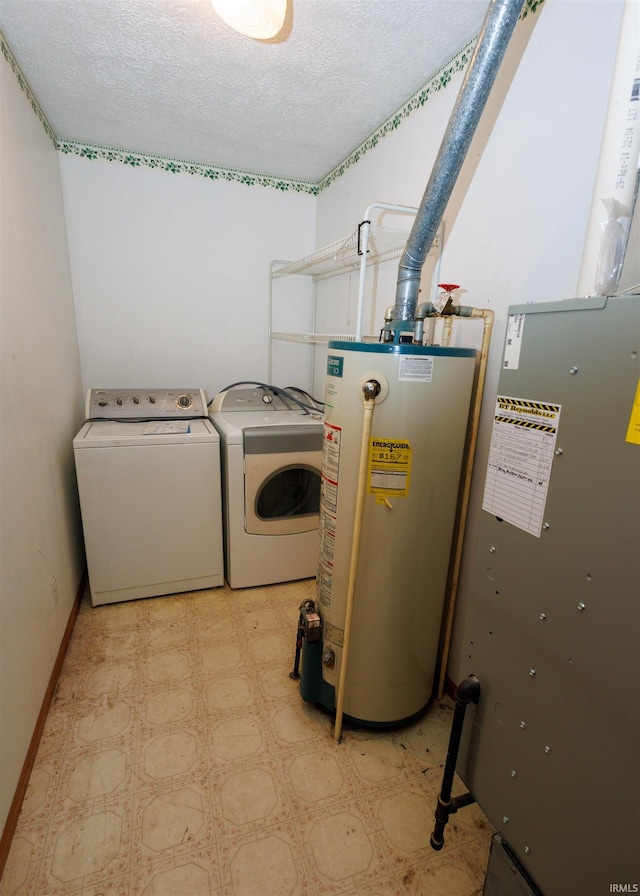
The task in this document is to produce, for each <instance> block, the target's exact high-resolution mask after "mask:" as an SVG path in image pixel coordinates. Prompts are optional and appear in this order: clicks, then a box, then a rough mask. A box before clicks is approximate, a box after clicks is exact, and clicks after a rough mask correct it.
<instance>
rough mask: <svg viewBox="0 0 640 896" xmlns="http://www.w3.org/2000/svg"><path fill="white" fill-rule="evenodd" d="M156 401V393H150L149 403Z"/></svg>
mask: <svg viewBox="0 0 640 896" xmlns="http://www.w3.org/2000/svg"><path fill="white" fill-rule="evenodd" d="M155 403H156V397H155V395H150V396H149V404H155Z"/></svg>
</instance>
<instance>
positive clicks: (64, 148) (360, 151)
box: [0, 0, 544, 196]
mask: <svg viewBox="0 0 640 896" xmlns="http://www.w3.org/2000/svg"><path fill="white" fill-rule="evenodd" d="M543 3H544V0H525V4H524V7H523V9H522V12H521V14H520V18H521V19H524V18H526V16H527V15H528V14H529V13H535V12H537V10H538V9H539V7H540V6H542V4H543ZM477 39H478V38H477V35H476V37H474V38H473V39H472V40H470V41H469V42H468V43H467V44H465V46H464V47H462V49H460V50H458V52H457V53H456V54H455V55H454V56H453V57H452V58H451V59H450V60H449V62H447V63H446V64H445V65H443V66H442V67H441V68H440V69H438V71H437V72H436V73H435V74H434V75H432V77H431V78H429V80H428V81H427V82H426V83H425V84H424V85H423V86H422V87H421V88H420V90H418V91H417V92H416V93H414V95H413V96H412V97H410V98H409V99H408V100H407V102H406V103H405V104H404V105H403V106H401V107H400V108H399V109H398V111H397V112H395V113H394V114H393V115H392V116H390V117H389V118H388V119H387V120H386V121H385V122H384V123H383V124H382V125H381V126H380V127H379V128H377V130H375V131H374V132H373V133H372V134H371V135H370V136H369V137H367V139H366V140H365V141H364V142H363V143H361V144H360V146H358V147H357V148H356V149H355V150H354V151H353V152H352V153H350V154H349V155H348V156H347V157H346V158H345V159H343V161H342V162H340V164H339V165H337V166H336V167H335V168H334V169H333V171H330V172H329V174H327V175H326V176H325V177H323V178H322V179H321V180H320V181H319V182H318V183H317V184H314V183H308V182H306V181H296V180H287V179H285V178H278V177H271V176H269V175H265V174H255V173H252V172H249V171H235V170H233V169H230V168H218V167H216V166H214V165H206V164H200V163H197V162H185V161H180V160H179V159H167V158H163V157H161V156H153V155H145V154H144V153H139V152H129V151H126V150H122V149H112V148H110V147H106V146H93V145H91V144H85V143H78V142H76V141H73V140H62V139H59V138H58V137H56V135H55V133H54V131H53V128H52V127H51V125H50V124H49V122H48V120H47V117H46V115H45V114H44V112H43V111H42V109H41V108H40V106H39V104H38V101H37V100H36V98H35V96H34V95H33V93H32V92H31V88H30V87H29V85H28V83H27V81H26V79H25V77H24V75H23V74H22V72H21V71H20V67H19V66H18V63H17V62H16V60H15V58H14V56H13V53H12V52H11V49H10V47H9V45H8V44H7V42H6V40H5V37H4V35H3V34H2V32H1V31H0V47H1V49H2V55H3V56H4V58H5V59H6V60H7V62H8V63H9V65H10V66H11V69H12V71H13V73H14V75H15V76H16V79H17V81H18V84H19V85H20V88H21V90H22V91H23V93H24V94H25V96H26V97H27V99H28V101H29V103H30V105H31V108H32V109H33V111H34V113H35V114H36V116H37V117H38V119H39V120H40V123H41V124H42V126H43V128H44V130H45V132H46V133H47V135H48V137H49V139H50V140H51V141H52V143H53V144H54V146H55V147H56V149H57V150H58V151H59V152H62V153H66V154H67V155H76V156H80V157H81V158H84V159H103V160H105V161H108V162H120V163H121V164H123V165H131V166H132V167H134V168H139V167H144V168H158V169H160V170H162V171H168V172H170V173H173V174H193V175H196V176H200V177H206V178H209V179H210V180H227V181H232V182H234V183H239V184H246V185H247V186H251V187H253V186H259V187H271V188H273V189H276V190H281V191H282V192H289V191H290V192H295V193H308V194H310V195H312V196H317V195H318V194H319V193H320V192H321V191H322V190H324V189H325V188H326V187H328V186H329V185H330V184H332V183H333V182H334V181H336V180H337V179H338V178H339V177H341V176H342V175H343V174H344V173H345V171H347V170H348V169H349V168H351V167H352V166H353V165H355V164H357V162H359V161H360V159H361V158H362V157H363V156H364V155H365V154H366V153H368V152H369V151H370V150H371V149H374V148H375V147H376V146H377V145H378V143H380V141H381V140H383V139H384V138H385V137H386V136H387V135H388V134H391V133H393V132H394V131H395V130H397V129H398V127H399V126H400V125H401V124H402V122H403V121H404V120H405V119H406V118H408V117H409V115H411V114H412V113H413V112H415V111H417V110H418V109H420V108H422V107H423V106H424V105H425V104H426V103H427V102H428V100H429V99H430V98H431V97H432V96H433V95H434V94H436V93H438V92H439V91H440V90H443V89H444V88H445V87H448V85H449V84H450V83H451V80H452V78H453V77H454V76H455V75H456V74H458V73H459V72H462V71H463V70H464V69H465V67H466V66H467V64H468V62H469V60H470V59H471V55H472V53H473V48H474V47H475V44H476V41H477Z"/></svg>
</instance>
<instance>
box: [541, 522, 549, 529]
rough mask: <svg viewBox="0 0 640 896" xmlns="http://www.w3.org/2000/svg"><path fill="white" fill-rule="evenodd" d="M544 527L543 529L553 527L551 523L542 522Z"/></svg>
mask: <svg viewBox="0 0 640 896" xmlns="http://www.w3.org/2000/svg"><path fill="white" fill-rule="evenodd" d="M542 528H543V529H550V528H551V523H543V524H542Z"/></svg>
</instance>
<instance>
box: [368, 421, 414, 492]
mask: <svg viewBox="0 0 640 896" xmlns="http://www.w3.org/2000/svg"><path fill="white" fill-rule="evenodd" d="M411 460H412V449H411V445H410V444H409V442H408V441H407V440H406V439H394V438H389V439H387V438H381V437H380V436H374V437H372V438H371V439H370V440H369V465H368V471H369V476H368V479H369V494H370V495H376V496H377V500H378V501H381V500H383V499H384V498H391V497H394V498H406V497H407V495H408V494H409V480H410V474H411Z"/></svg>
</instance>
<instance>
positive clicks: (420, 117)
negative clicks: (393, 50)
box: [318, 0, 622, 681]
mask: <svg viewBox="0 0 640 896" xmlns="http://www.w3.org/2000/svg"><path fill="white" fill-rule="evenodd" d="M621 14H622V2H621V0H546V2H545V3H544V5H543V6H542V7H541V8H540V9H539V11H538V13H536V14H535V15H529V16H527V17H526V18H525V19H524V20H523V21H522V22H520V23H519V24H518V26H517V29H516V32H515V34H514V37H513V39H512V41H511V44H510V46H509V49H508V51H507V56H506V58H505V61H504V63H503V66H502V67H501V70H500V73H499V75H498V80H497V81H496V84H495V86H494V90H493V92H492V95H491V97H490V99H489V102H488V105H487V107H486V110H485V115H484V116H483V119H482V121H481V123H480V126H479V128H478V131H477V134H476V137H475V138H474V141H473V143H472V145H471V148H470V150H469V153H468V156H467V161H466V162H465V164H464V166H463V170H462V172H461V175H460V178H459V180H458V182H457V184H456V187H455V189H454V192H453V194H452V197H451V200H450V202H449V205H448V208H447V211H446V213H445V216H444V218H445V228H446V234H445V248H444V253H443V259H442V268H441V275H440V279H441V282H453V283H458V284H461V285H462V286H463V288H464V289H465V290H466V292H465V293H464V295H463V298H462V301H463V303H464V304H469V305H475V306H478V307H488V308H491V309H493V311H494V312H495V315H496V324H495V328H494V335H493V341H492V348H491V353H490V362H489V370H488V377H487V384H486V390H485V401H484V405H483V416H482V421H481V430H480V437H479V442H478V453H477V463H476V475H475V477H474V488H473V493H472V500H471V507H470V515H469V528H468V535H467V542H466V548H465V555H464V560H463V569H462V578H461V583H460V590H459V596H458V605H457V615H456V626H455V629H454V640H453V645H452V655H451V660H450V663H449V675H450V677H451V678H452V679H453V680H454V681H457V680H459V679H460V678H461V677H464V676H465V675H466V674H468V670H467V669H466V667H464V663H463V660H462V654H461V649H462V640H463V627H464V619H465V611H466V606H467V603H468V600H469V584H470V583H469V577H470V564H471V560H472V557H473V549H474V542H475V531H476V528H477V523H478V518H479V515H480V512H481V511H480V504H481V496H482V488H483V476H484V470H485V469H486V459H487V452H488V445H489V440H490V426H491V417H492V412H493V405H494V401H495V392H496V384H497V377H498V373H499V368H500V363H501V356H502V347H503V341H504V332H505V325H506V318H507V308H508V306H509V305H510V304H515V303H521V302H539V301H550V300H553V299H565V298H571V297H573V296H575V289H576V284H577V280H578V271H579V267H580V261H581V257H582V249H583V245H584V239H585V232H586V226H587V219H588V214H589V207H590V204H591V198H592V192H593V184H594V177H595V171H596V167H597V162H598V156H599V150H600V143H601V138H602V129H603V124H604V119H605V114H606V105H607V99H608V95H609V87H610V83H611V74H612V70H613V64H614V59H615V52H616V47H617V40H618V34H619V28H620V20H621ZM461 80H462V77H461V76H458V77H457V78H456V79H455V82H454V83H453V84H452V85H451V86H450V87H449V88H447V90H445V91H443V92H441V93H439V94H437V95H436V96H435V97H434V98H432V99H430V100H429V101H428V102H427V103H426V105H425V106H424V107H423V108H422V109H421V110H420V111H419V112H416V113H414V115H413V116H411V117H410V118H409V119H407V120H406V121H405V122H404V123H403V124H402V125H401V126H400V127H399V128H398V130H397V131H395V132H393V133H392V134H391V135H389V136H387V137H385V138H384V139H383V140H382V141H381V142H380V143H379V145H378V146H377V147H376V149H375V150H374V151H373V152H370V153H369V154H368V155H366V156H364V157H363V158H362V160H361V161H360V162H359V163H358V165H356V166H355V167H354V168H351V169H350V170H349V171H347V173H346V174H345V175H344V176H343V177H342V178H340V179H339V180H337V181H335V182H334V183H333V184H332V185H331V186H330V187H329V188H327V190H325V191H323V192H322V193H321V194H320V197H319V201H318V237H319V239H320V240H323V241H332V240H335V239H337V238H338V237H340V236H341V235H342V234H343V232H348V231H349V230H351V229H352V228H353V227H354V226H355V224H356V223H357V222H358V221H359V220H360V218H361V216H362V212H363V210H364V209H365V208H366V207H367V206H368V204H369V203H370V202H372V201H373V200H382V201H386V202H390V203H401V204H407V205H418V204H419V202H420V200H421V198H422V195H423V192H424V189H425V186H426V184H427V181H428V177H429V173H430V170H431V165H432V162H433V160H434V158H435V156H436V153H437V150H438V148H439V145H440V141H441V139H442V136H443V133H444V129H445V127H446V124H447V121H448V119H449V114H450V111H451V109H452V107H453V104H454V102H455V98H456V96H457V92H458V89H459V85H460V83H461ZM396 273H397V266H396ZM386 282H388V280H387V281H385V283H386ZM332 284H334V285H333V286H332V289H333V290H335V291H336V292H335V295H337V290H338V289H339V285H338V283H337V281H332ZM393 287H394V288H393V290H392V291H390V292H389V293H388V294H384V295H377V296H376V300H377V304H378V308H379V309H380V310H383V309H384V308H385V307H386V306H387V305H390V304H393V302H394V299H395V281H394V283H393ZM423 290H424V279H423ZM464 325H465V324H464V323H461V324H460V326H461V327H462V326H464ZM473 341H474V340H472V343H473Z"/></svg>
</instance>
